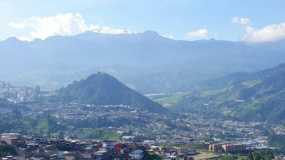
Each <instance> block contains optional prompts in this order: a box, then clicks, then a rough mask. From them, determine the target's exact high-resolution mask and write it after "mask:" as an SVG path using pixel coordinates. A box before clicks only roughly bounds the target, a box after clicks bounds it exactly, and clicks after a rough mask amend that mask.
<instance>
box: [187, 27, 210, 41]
mask: <svg viewBox="0 0 285 160" xmlns="http://www.w3.org/2000/svg"><path fill="white" fill-rule="evenodd" d="M208 36H209V32H208V30H207V29H206V28H200V29H197V30H194V31H191V32H188V33H186V37H187V39H189V40H198V39H206V38H208Z"/></svg>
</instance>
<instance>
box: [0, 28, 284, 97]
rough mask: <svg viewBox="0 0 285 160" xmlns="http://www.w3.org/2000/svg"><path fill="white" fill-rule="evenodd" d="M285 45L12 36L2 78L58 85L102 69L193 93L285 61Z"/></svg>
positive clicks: (146, 87)
mask: <svg viewBox="0 0 285 160" xmlns="http://www.w3.org/2000/svg"><path fill="white" fill-rule="evenodd" d="M284 44H285V41H278V42H274V43H262V44H247V43H244V42H230V41H220V40H201V41H191V42H190V41H182V40H173V39H168V38H165V37H162V36H160V35H159V34H157V33H156V32H152V31H147V32H144V33H137V34H121V35H111V34H100V33H94V32H86V33H83V34H80V35H76V36H70V37H63V36H55V37H50V38H47V39H45V40H35V41H32V42H23V41H19V40H17V39H15V38H10V39H7V40H6V41H2V42H0V56H1V58H0V76H1V77H3V78H4V79H3V80H5V81H9V82H12V83H13V84H19V83H21V84H19V85H22V84H23V83H24V84H25V85H26V84H28V85H40V86H44V87H46V88H48V89H54V88H57V89H58V88H60V87H62V86H64V85H66V84H68V83H70V82H71V81H72V80H74V79H78V80H79V79H81V78H83V77H86V76H88V75H90V74H92V73H94V72H97V71H102V72H106V73H110V74H112V75H115V76H116V77H118V78H120V79H121V80H122V81H123V82H124V83H125V84H128V86H131V87H132V88H134V89H136V90H139V91H140V92H143V93H160V92H177V91H187V90H189V89H191V88H192V87H193V84H196V83H197V82H200V81H202V80H208V79H212V78H217V77H220V76H224V75H226V74H229V73H234V72H247V71H256V70H260V69H265V68H268V67H272V66H275V65H277V64H279V63H283V62H285V54H284V52H285V47H284V46H285V45H284ZM177 77H178V78H177ZM15 82H16V83H15Z"/></svg>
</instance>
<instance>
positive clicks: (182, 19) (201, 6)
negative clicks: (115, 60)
mask: <svg viewBox="0 0 285 160" xmlns="http://www.w3.org/2000/svg"><path fill="white" fill-rule="evenodd" d="M0 13H1V14H0V39H1V40H4V39H7V38H8V37H17V38H18V39H21V40H28V41H31V40H34V39H45V38H47V37H50V36H55V35H63V36H69V35H76V34H80V33H82V32H86V31H92V32H100V33H108V34H132V33H138V32H144V31H147V30H152V31H156V32H158V33H159V34H161V35H162V36H165V37H168V38H172V39H183V40H198V39H219V40H230V41H248V42H254V43H259V42H271V41H277V40H281V39H284V38H285V1H284V0H0Z"/></svg>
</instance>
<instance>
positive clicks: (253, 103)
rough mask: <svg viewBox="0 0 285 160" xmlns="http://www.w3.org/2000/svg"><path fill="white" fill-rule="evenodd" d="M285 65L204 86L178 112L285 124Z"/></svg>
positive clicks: (190, 96)
mask: <svg viewBox="0 0 285 160" xmlns="http://www.w3.org/2000/svg"><path fill="white" fill-rule="evenodd" d="M284 74H285V64H281V65H278V66H277V67H274V68H271V69H266V70H263V71H259V72H255V73H237V74H232V75H229V76H226V77H223V78H219V79H216V80H211V81H209V82H208V83H207V84H204V85H203V87H202V89H200V90H199V91H198V92H193V93H191V94H189V95H187V96H185V97H184V98H183V99H182V100H181V101H180V102H178V103H177V108H176V109H177V110H180V111H189V112H195V113H200V114H202V115H204V116H220V117H228V118H236V119H239V120H255V121H268V122H274V123H284V122H285V108H284V106H285V101H284V100H285V78H284Z"/></svg>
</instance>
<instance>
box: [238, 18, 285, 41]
mask: <svg viewBox="0 0 285 160" xmlns="http://www.w3.org/2000/svg"><path fill="white" fill-rule="evenodd" d="M232 22H233V23H237V24H240V25H241V26H242V27H243V28H244V29H245V34H244V36H243V38H242V40H243V41H246V42H253V43H260V42H274V41H278V40H281V39H285V22H284V23H280V24H270V25H267V26H264V27H262V28H254V27H252V26H251V23H250V19H249V18H240V17H234V18H233V20H232Z"/></svg>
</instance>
